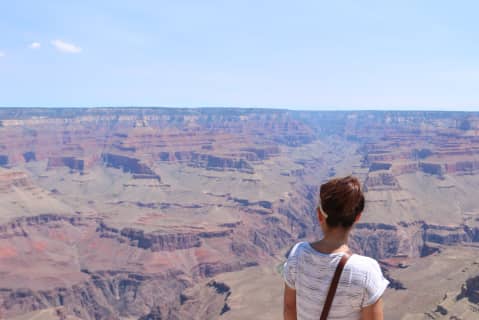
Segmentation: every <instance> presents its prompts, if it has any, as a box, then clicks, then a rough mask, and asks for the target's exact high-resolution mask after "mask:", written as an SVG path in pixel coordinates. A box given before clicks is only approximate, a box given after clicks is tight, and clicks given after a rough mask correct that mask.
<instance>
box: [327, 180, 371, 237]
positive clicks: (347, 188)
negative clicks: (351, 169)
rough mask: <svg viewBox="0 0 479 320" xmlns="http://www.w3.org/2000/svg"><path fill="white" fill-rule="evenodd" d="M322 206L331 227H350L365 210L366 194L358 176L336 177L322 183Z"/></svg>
mask: <svg viewBox="0 0 479 320" xmlns="http://www.w3.org/2000/svg"><path fill="white" fill-rule="evenodd" d="M319 197H320V201H321V207H322V210H323V211H324V213H326V214H327V215H328V217H327V218H326V223H327V224H328V226H330V227H338V226H342V227H344V228H350V227H351V226H352V225H353V224H354V221H355V220H356V217H357V216H358V215H359V214H360V213H361V212H362V211H363V210H364V195H363V192H362V191H361V184H360V182H359V180H358V179H357V178H356V177H352V176H347V177H344V178H335V179H332V180H329V181H328V182H326V183H325V184H323V185H321V188H320V191H319Z"/></svg>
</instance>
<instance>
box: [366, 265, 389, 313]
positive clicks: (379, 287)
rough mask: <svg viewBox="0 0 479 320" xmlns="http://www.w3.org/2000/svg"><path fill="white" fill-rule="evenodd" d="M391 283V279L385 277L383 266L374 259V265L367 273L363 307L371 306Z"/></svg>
mask: <svg viewBox="0 0 479 320" xmlns="http://www.w3.org/2000/svg"><path fill="white" fill-rule="evenodd" d="M388 285H389V281H388V280H387V279H386V278H384V275H383V273H382V272H381V268H380V267H379V264H378V262H377V261H376V260H372V265H371V267H370V268H369V270H368V272H367V274H366V286H365V296H364V299H363V305H362V306H363V307H367V306H370V305H372V304H374V303H376V301H378V300H379V298H381V296H382V295H383V293H384V291H385V290H386V288H387V287H388Z"/></svg>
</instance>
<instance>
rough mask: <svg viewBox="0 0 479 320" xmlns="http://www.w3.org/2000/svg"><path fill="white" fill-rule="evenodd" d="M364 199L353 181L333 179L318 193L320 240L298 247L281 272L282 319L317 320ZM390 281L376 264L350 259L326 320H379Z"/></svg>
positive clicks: (359, 259)
mask: <svg viewBox="0 0 479 320" xmlns="http://www.w3.org/2000/svg"><path fill="white" fill-rule="evenodd" d="M363 209H364V195H363V193H362V192H361V186H360V183H359V181H358V179H356V178H354V177H351V176H349V177H345V178H339V179H333V180H330V181H328V182H327V183H325V184H323V185H322V186H321V188H320V201H319V205H318V209H317V214H318V219H319V224H320V226H321V229H322V231H323V235H324V236H323V238H322V239H321V240H320V241H317V242H313V243H308V242H300V243H297V244H296V245H295V246H294V247H293V248H292V249H291V252H290V254H289V257H288V260H287V261H286V263H285V265H284V269H283V278H284V281H285V291H284V319H285V320H292V319H294V320H296V319H298V320H319V319H320V315H321V311H322V309H323V305H324V301H325V299H326V296H327V294H328V290H329V286H330V284H331V281H332V278H333V275H334V273H335V270H336V267H337V265H338V263H339V261H340V260H341V257H342V256H343V255H345V254H348V253H349V252H350V251H349V248H348V245H347V243H348V237H349V234H350V232H351V229H352V226H353V225H354V223H356V222H357V221H358V220H359V218H360V217H361V213H362V211H363ZM388 284H389V281H388V280H386V279H385V278H384V276H383V275H382V272H381V269H380V267H379V264H378V263H377V261H376V260H374V259H372V258H368V257H365V256H361V255H357V254H353V255H351V256H350V258H349V260H347V263H346V265H345V266H344V270H343V271H342V274H341V277H340V279H339V284H338V287H337V291H336V294H335V295H334V300H333V303H332V306H331V309H330V312H329V316H328V319H355V320H357V319H362V320H382V319H383V310H382V309H383V307H382V301H381V296H382V294H383V293H384V291H385V289H386V287H387V286H388Z"/></svg>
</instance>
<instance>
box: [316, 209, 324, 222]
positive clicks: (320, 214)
mask: <svg viewBox="0 0 479 320" xmlns="http://www.w3.org/2000/svg"><path fill="white" fill-rule="evenodd" d="M316 213H317V214H318V220H319V223H321V224H322V223H323V222H324V216H323V214H322V213H321V209H320V208H319V207H318V208H317V209H316Z"/></svg>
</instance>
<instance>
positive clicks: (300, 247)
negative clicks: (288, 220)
mask: <svg viewBox="0 0 479 320" xmlns="http://www.w3.org/2000/svg"><path fill="white" fill-rule="evenodd" d="M307 246H308V242H306V241H300V242H297V243H295V244H294V245H293V246H292V247H291V248H290V249H289V250H288V252H287V253H286V257H291V256H297V255H298V254H300V252H302V251H304V249H305V248H306V247H307Z"/></svg>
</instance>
